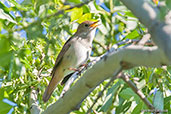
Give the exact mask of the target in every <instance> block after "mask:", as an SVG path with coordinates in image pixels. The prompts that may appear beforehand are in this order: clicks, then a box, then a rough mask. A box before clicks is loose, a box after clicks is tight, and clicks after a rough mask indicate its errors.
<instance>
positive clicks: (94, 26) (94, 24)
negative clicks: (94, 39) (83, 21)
mask: <svg viewBox="0 0 171 114" xmlns="http://www.w3.org/2000/svg"><path fill="white" fill-rule="evenodd" d="M98 22H99V20H98V21H96V22H94V23H93V24H91V25H90V27H92V28H96V27H97V26H98V25H99V24H98Z"/></svg>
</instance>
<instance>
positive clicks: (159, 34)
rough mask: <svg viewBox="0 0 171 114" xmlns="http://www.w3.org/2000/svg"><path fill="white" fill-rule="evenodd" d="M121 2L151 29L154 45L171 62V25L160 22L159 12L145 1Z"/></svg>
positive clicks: (129, 0) (130, 0) (124, 0)
mask: <svg viewBox="0 0 171 114" xmlns="http://www.w3.org/2000/svg"><path fill="white" fill-rule="evenodd" d="M121 2H122V3H123V4H124V5H125V6H126V7H127V8H128V9H130V10H131V11H132V13H133V14H134V15H135V16H136V17H137V18H138V19H139V20H140V22H141V23H142V24H144V25H145V26H146V27H147V28H148V29H149V32H150V34H151V36H152V40H153V41H154V43H155V44H156V45H157V46H158V47H159V48H160V49H161V50H162V51H163V52H164V54H165V56H166V57H167V58H168V59H169V60H171V53H170V50H171V45H170V44H171V24H169V23H166V22H163V21H161V20H160V18H159V15H160V14H159V13H160V12H159V10H158V9H157V8H154V7H153V6H152V5H150V4H149V3H148V2H146V1H145V0H121ZM166 21H167V20H166Z"/></svg>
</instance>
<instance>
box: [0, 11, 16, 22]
mask: <svg viewBox="0 0 171 114" xmlns="http://www.w3.org/2000/svg"><path fill="white" fill-rule="evenodd" d="M0 19H6V20H8V21H10V22H12V23H15V24H16V21H14V20H13V18H11V16H10V15H8V14H6V13H5V12H4V10H2V9H0Z"/></svg>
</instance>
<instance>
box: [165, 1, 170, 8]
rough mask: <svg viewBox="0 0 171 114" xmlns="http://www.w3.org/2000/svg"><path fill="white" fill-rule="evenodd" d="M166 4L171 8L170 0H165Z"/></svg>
mask: <svg viewBox="0 0 171 114" xmlns="http://www.w3.org/2000/svg"><path fill="white" fill-rule="evenodd" d="M166 6H167V7H168V8H169V9H171V0H166Z"/></svg>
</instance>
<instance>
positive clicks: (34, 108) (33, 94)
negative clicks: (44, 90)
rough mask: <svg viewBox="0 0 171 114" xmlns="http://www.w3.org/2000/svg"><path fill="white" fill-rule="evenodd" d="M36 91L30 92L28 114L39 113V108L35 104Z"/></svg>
mask: <svg viewBox="0 0 171 114" xmlns="http://www.w3.org/2000/svg"><path fill="white" fill-rule="evenodd" d="M37 94H38V93H37V91H36V90H34V88H32V90H31V92H30V99H29V105H30V113H31V114H39V113H40V112H41V110H40V107H39V106H38V103H37Z"/></svg>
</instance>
